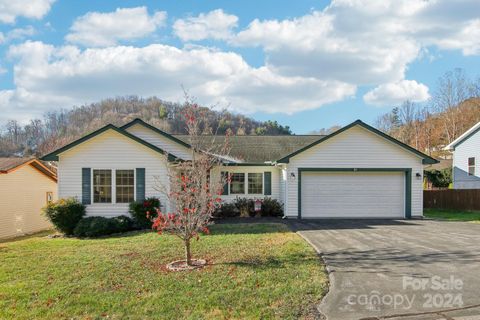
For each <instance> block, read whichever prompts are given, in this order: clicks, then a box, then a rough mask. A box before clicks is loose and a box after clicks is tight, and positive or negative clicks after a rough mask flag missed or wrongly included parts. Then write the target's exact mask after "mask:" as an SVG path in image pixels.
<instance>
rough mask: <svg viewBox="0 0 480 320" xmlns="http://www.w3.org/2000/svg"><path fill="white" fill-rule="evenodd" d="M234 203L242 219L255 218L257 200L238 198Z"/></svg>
mask: <svg viewBox="0 0 480 320" xmlns="http://www.w3.org/2000/svg"><path fill="white" fill-rule="evenodd" d="M233 203H234V204H235V206H236V207H237V209H238V210H239V211H240V217H254V216H255V200H253V199H248V198H239V197H237V198H236V199H235V201H234V202H233Z"/></svg>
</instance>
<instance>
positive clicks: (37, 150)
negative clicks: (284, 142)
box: [0, 96, 291, 157]
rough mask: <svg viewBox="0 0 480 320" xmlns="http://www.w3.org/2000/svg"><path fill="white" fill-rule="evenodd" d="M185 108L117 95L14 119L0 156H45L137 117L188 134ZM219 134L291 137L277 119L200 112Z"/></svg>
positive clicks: (1, 138)
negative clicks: (39, 116) (24, 119)
mask: <svg viewBox="0 0 480 320" xmlns="http://www.w3.org/2000/svg"><path fill="white" fill-rule="evenodd" d="M184 108H185V106H184V105H183V104H180V103H172V102H168V101H163V100H160V99H158V98H156V97H151V98H145V99H143V98H139V97H136V96H128V97H117V98H112V99H105V100H103V101H100V102H97V103H92V104H88V105H82V106H79V107H74V108H73V109H71V110H64V109H63V110H58V111H51V112H48V113H46V114H45V115H44V118H43V119H34V120H31V121H30V122H29V123H28V124H26V125H21V124H20V123H19V122H18V121H15V120H13V119H12V120H10V121H8V122H7V123H6V124H5V125H4V126H3V127H0V156H2V157H5V156H12V155H17V156H29V155H36V156H41V155H44V154H46V153H48V152H50V151H53V150H55V149H57V148H59V147H61V146H63V145H65V144H67V143H69V142H72V141H74V140H76V139H78V138H80V137H81V136H83V135H85V134H87V133H89V132H92V131H94V130H97V129H99V128H101V127H103V126H105V125H106V124H109V123H112V124H114V125H117V126H121V125H123V124H125V123H127V122H129V121H132V120H133V119H135V118H141V119H142V120H144V121H146V122H148V123H150V124H152V125H154V126H156V127H158V128H159V129H161V130H164V131H166V132H169V133H173V134H188V132H187V129H186V127H185V123H184V122H183V119H182V116H181V115H182V113H183V112H184ZM202 110H204V111H205V114H206V117H207V119H208V121H209V123H211V124H212V125H213V126H215V128H218V132H217V134H220V135H224V134H225V133H226V132H227V130H231V131H232V132H233V133H234V134H236V135H266V134H268V135H279V134H291V131H290V128H289V127H288V126H282V125H280V124H278V123H277V122H276V121H264V122H263V121H256V120H254V119H252V118H250V117H246V116H244V115H241V114H233V113H231V112H228V111H224V110H220V111H214V110H212V109H210V108H202Z"/></svg>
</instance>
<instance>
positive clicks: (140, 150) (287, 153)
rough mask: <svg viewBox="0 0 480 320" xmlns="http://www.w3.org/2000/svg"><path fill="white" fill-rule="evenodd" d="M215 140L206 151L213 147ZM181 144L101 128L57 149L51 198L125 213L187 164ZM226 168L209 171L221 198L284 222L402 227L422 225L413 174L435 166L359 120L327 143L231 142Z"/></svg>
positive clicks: (96, 211)
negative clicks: (274, 209) (180, 163)
mask: <svg viewBox="0 0 480 320" xmlns="http://www.w3.org/2000/svg"><path fill="white" fill-rule="evenodd" d="M222 139H223V138H222V137H215V141H219V142H221V141H222ZM186 141H187V137H186V136H178V135H177V136H175V135H170V134H167V133H165V132H163V131H161V130H159V129H157V128H155V127H153V126H151V125H149V124H147V123H145V122H143V121H142V120H139V119H136V120H134V121H132V122H130V123H128V124H126V125H125V126H123V127H120V128H118V127H115V126H113V125H107V126H105V127H103V128H101V129H99V130H97V131H95V132H93V133H91V134H89V135H87V136H85V137H83V138H81V139H79V140H77V141H75V142H72V143H71V144H68V145H66V146H65V147H63V148H60V149H58V150H56V151H54V152H52V153H50V154H48V155H46V156H45V157H43V159H44V160H48V161H58V180H59V183H58V188H59V189H58V190H59V191H58V192H59V197H62V198H65V197H76V198H77V199H79V200H81V201H82V202H83V203H84V204H86V205H87V214H88V215H102V216H115V215H120V214H126V213H127V212H128V203H129V202H130V201H133V200H143V199H144V198H145V197H150V196H157V197H159V198H160V200H161V203H162V204H163V206H164V210H167V211H168V210H169V207H170V205H169V203H168V201H167V200H166V199H165V197H164V196H163V195H162V194H161V193H160V192H159V191H158V188H157V186H158V185H159V184H163V185H168V183H167V181H166V179H167V177H166V174H165V172H166V171H165V170H166V166H167V165H169V164H168V163H165V161H164V157H162V155H163V154H164V152H168V154H169V161H175V160H177V159H182V160H188V159H189V158H190V151H191V150H190V146H189V144H188V143H187V142H186ZM230 143H231V145H232V152H231V154H230V156H231V157H233V159H237V160H232V161H230V162H229V163H225V165H224V166H221V167H218V168H215V169H214V170H212V178H213V179H215V177H219V176H220V175H221V174H224V175H225V174H229V175H230V177H231V183H230V184H229V185H228V186H226V188H225V189H224V194H223V195H222V198H223V199H224V200H225V201H230V200H232V199H235V198H236V197H249V198H263V197H272V198H275V199H278V200H279V201H281V202H282V203H283V204H284V207H285V216H286V217H292V218H410V217H412V216H417V217H419V216H422V215H423V193H422V192H423V190H422V182H423V166H424V165H425V164H432V163H437V160H435V159H433V158H431V157H429V156H427V155H425V154H423V153H421V152H419V151H417V150H415V149H413V148H411V147H409V146H407V145H405V144H403V143H401V142H399V141H397V140H395V139H393V138H392V137H390V136H388V135H386V134H384V133H382V132H380V131H378V130H377V129H375V128H373V127H371V126H369V125H367V124H365V123H363V122H362V121H360V120H357V121H355V122H353V123H352V124H350V125H348V126H346V127H344V128H342V129H340V130H338V131H336V132H334V133H332V134H330V135H328V136H312V135H307V136H295V135H293V136H234V137H232V138H231V140H230Z"/></svg>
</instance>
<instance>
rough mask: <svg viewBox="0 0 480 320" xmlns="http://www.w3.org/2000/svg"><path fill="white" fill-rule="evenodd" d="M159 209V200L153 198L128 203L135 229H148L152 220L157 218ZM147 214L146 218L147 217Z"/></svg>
mask: <svg viewBox="0 0 480 320" xmlns="http://www.w3.org/2000/svg"><path fill="white" fill-rule="evenodd" d="M159 208H160V200H159V199H158V198H155V197H151V198H147V199H145V200H143V201H134V202H131V203H130V206H129V211H128V212H129V213H130V215H131V216H132V219H133V223H134V224H135V227H136V228H139V229H150V228H151V227H152V220H153V219H154V218H156V217H157V210H156V209H159ZM147 213H148V216H147Z"/></svg>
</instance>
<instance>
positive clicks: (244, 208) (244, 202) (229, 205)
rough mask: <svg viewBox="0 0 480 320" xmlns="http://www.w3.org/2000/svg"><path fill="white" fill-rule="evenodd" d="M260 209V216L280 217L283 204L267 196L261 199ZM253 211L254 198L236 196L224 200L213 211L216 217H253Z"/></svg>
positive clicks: (254, 214)
mask: <svg viewBox="0 0 480 320" xmlns="http://www.w3.org/2000/svg"><path fill="white" fill-rule="evenodd" d="M261 201H262V210H261V211H260V216H262V217H282V216H283V204H282V203H281V202H280V201H278V200H276V199H272V198H269V197H265V198H264V199H261ZM256 215H257V213H256V212H255V199H248V198H240V197H237V198H236V199H235V200H234V201H233V202H225V203H223V204H222V206H221V207H220V208H219V209H218V210H217V212H215V215H214V217H216V218H232V217H254V216H256Z"/></svg>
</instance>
